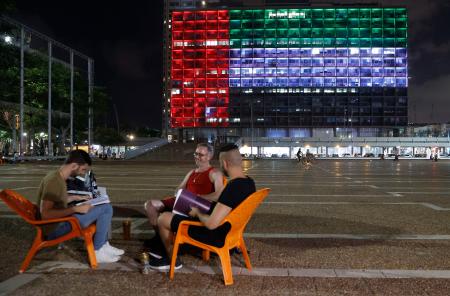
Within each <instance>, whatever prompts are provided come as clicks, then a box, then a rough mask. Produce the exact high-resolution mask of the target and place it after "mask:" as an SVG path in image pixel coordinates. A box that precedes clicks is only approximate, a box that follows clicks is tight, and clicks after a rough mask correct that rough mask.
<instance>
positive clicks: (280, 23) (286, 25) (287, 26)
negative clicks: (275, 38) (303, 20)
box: [277, 19, 289, 29]
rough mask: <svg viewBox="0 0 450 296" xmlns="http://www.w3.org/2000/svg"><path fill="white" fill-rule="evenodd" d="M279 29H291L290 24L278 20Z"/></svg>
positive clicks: (286, 21) (285, 20) (283, 20)
mask: <svg viewBox="0 0 450 296" xmlns="http://www.w3.org/2000/svg"><path fill="white" fill-rule="evenodd" d="M277 28H285V29H287V28H289V22H288V20H287V19H278V20H277Z"/></svg>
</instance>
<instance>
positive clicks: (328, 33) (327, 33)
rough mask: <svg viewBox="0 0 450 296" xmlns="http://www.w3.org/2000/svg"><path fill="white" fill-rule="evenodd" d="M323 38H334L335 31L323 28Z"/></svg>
mask: <svg viewBox="0 0 450 296" xmlns="http://www.w3.org/2000/svg"><path fill="white" fill-rule="evenodd" d="M323 37H336V29H334V28H325V29H324V30H323Z"/></svg>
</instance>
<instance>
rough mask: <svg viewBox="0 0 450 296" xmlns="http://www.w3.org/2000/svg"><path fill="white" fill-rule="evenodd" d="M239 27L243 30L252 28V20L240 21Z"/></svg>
mask: <svg viewBox="0 0 450 296" xmlns="http://www.w3.org/2000/svg"><path fill="white" fill-rule="evenodd" d="M241 26H242V28H243V29H251V28H253V22H252V20H242V22H241Z"/></svg>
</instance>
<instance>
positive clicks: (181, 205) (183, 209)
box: [172, 189, 212, 217]
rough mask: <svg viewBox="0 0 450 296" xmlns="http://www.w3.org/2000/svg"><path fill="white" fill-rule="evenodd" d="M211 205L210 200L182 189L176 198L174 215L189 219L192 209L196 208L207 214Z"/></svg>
mask: <svg viewBox="0 0 450 296" xmlns="http://www.w3.org/2000/svg"><path fill="white" fill-rule="evenodd" d="M211 204H212V202H211V201H209V200H206V199H204V198H202V197H200V196H197V195H196V194H194V193H192V192H190V191H188V190H186V189H180V190H178V192H177V195H176V197H175V204H174V206H173V211H172V213H174V214H178V215H182V216H186V217H188V216H189V212H190V211H191V207H196V208H198V209H199V210H200V212H202V213H205V214H206V213H208V211H209V210H210V208H211Z"/></svg>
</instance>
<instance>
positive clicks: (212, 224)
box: [189, 203, 232, 230]
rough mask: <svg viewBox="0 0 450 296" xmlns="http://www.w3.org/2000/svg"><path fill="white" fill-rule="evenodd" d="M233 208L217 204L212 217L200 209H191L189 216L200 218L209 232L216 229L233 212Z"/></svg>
mask: <svg viewBox="0 0 450 296" xmlns="http://www.w3.org/2000/svg"><path fill="white" fill-rule="evenodd" d="M231 210H232V209H231V208H230V207H229V206H226V205H224V204H221V203H217V205H216V206H215V208H214V210H213V212H212V213H211V215H207V214H203V213H201V212H200V211H199V209H198V208H195V207H193V208H191V211H190V212H189V216H191V217H193V218H198V219H199V220H200V222H202V223H203V224H204V225H205V227H206V228H208V229H209V230H213V229H216V228H217V227H219V225H220V224H221V223H222V221H223V219H225V217H226V216H227V215H228V214H229V213H230V212H231Z"/></svg>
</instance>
